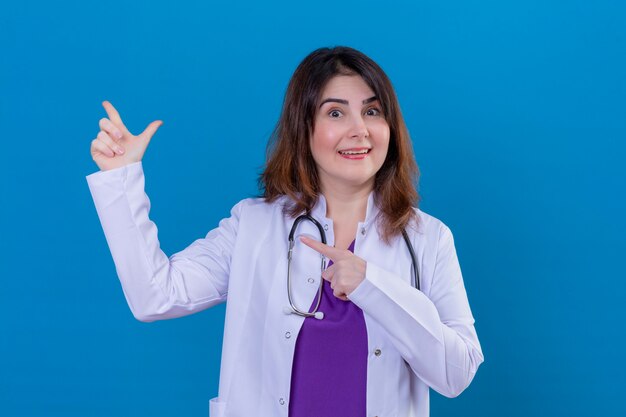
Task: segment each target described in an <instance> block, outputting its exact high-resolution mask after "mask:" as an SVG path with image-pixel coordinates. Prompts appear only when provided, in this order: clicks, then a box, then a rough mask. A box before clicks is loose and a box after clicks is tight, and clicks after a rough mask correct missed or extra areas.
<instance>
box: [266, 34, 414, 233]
mask: <svg viewBox="0 0 626 417" xmlns="http://www.w3.org/2000/svg"><path fill="white" fill-rule="evenodd" d="M337 75H359V76H361V77H362V78H363V80H364V81H365V83H367V85H368V86H369V87H370V88H371V89H372V91H373V92H374V94H375V95H376V97H378V99H379V102H380V104H381V107H382V113H383V116H384V118H385V120H386V121H387V124H388V125H389V130H390V138H389V149H388V151H387V157H386V159H385V161H384V162H383V165H382V167H381V168H380V170H379V171H378V172H377V173H376V176H375V179H374V192H375V193H374V201H375V204H377V205H378V206H379V207H380V211H381V214H382V219H381V223H380V227H381V230H380V233H381V237H382V239H383V241H384V242H385V243H389V242H390V240H391V238H392V237H394V236H396V235H399V234H401V233H402V230H403V229H404V228H405V227H407V225H408V223H409V222H410V220H411V219H415V220H417V216H416V214H415V211H414V210H413V206H415V207H417V205H418V203H419V200H420V197H419V194H418V193H417V189H416V185H417V181H418V179H419V168H418V166H417V163H416V162H415V157H414V155H413V147H412V144H411V139H410V137H409V133H408V130H407V128H406V125H405V123H404V119H403V118H402V113H401V112H400V105H399V104H398V99H397V97H396V93H395V91H394V89H393V86H392V84H391V81H390V80H389V78H388V77H387V75H386V74H385V73H384V71H383V70H382V69H381V68H380V67H379V66H378V64H376V63H375V62H374V61H373V60H372V59H370V58H369V57H367V56H366V55H365V54H363V53H362V52H359V51H357V50H355V49H353V48H349V47H346V46H337V47H334V48H320V49H317V50H315V51H313V52H311V53H310V54H309V55H308V56H307V57H306V58H304V60H303V61H302V62H301V63H300V65H298V67H297V68H296V70H295V72H294V73H293V76H292V77H291V80H290V81H289V85H288V87H287V92H286V93H285V99H284V102H283V108H282V112H281V115H280V118H279V120H278V123H277V124H276V127H275V129H274V131H273V133H272V135H271V137H270V141H269V142H268V145H267V153H266V164H265V168H264V170H263V172H262V173H261V175H260V176H259V180H258V182H259V188H260V189H262V190H263V197H265V199H266V202H268V203H271V202H273V201H275V200H276V199H278V198H279V197H281V196H285V195H286V196H288V197H289V199H290V200H291V201H292V202H293V204H291V205H287V206H285V208H284V210H285V213H286V214H289V215H290V216H291V217H295V216H297V215H298V214H300V213H301V212H303V211H307V212H308V211H310V210H311V209H312V208H313V206H314V205H315V203H316V201H317V199H318V196H319V193H320V182H319V176H318V173H317V168H316V165H315V160H314V159H313V155H312V153H311V149H310V147H309V146H310V145H309V139H310V137H311V134H312V132H313V126H314V123H315V113H316V109H317V104H318V103H319V100H320V99H321V94H322V91H323V89H324V87H325V86H326V83H327V82H328V81H329V80H330V79H331V78H333V77H335V76H337Z"/></svg>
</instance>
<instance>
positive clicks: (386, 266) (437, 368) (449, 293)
mask: <svg viewBox="0 0 626 417" xmlns="http://www.w3.org/2000/svg"><path fill="white" fill-rule="evenodd" d="M87 182H88V185H89V188H90V191H91V194H92V197H93V200H94V203H95V206H96V210H97V212H98V216H99V218H100V221H101V223H102V227H103V230H104V233H105V236H106V239H107V243H108V245H109V248H110V250H111V254H112V256H113V260H114V262H115V266H116V270H117V273H118V276H119V279H120V281H121V284H122V289H123V291H124V295H125V297H126V300H127V302H128V305H129V307H130V309H131V311H132V313H133V314H134V316H135V317H136V318H137V319H138V320H140V321H144V322H151V321H155V320H163V319H170V318H174V317H181V316H186V315H189V314H193V313H196V312H198V311H202V310H204V309H207V308H209V307H211V306H214V305H216V304H219V303H222V302H224V301H226V299H227V298H228V304H227V307H226V322H225V328H224V342H223V349H222V358H221V370H220V383H219V392H218V396H217V397H216V398H214V399H212V400H211V402H210V407H209V408H210V415H211V417H235V416H253V415H254V416H261V417H263V416H268V417H270V416H271V417H274V416H285V417H286V416H287V411H288V409H287V407H285V406H284V404H285V403H286V402H288V399H285V398H284V393H285V392H289V388H290V382H291V381H290V378H291V376H290V375H291V364H292V361H293V354H294V348H295V343H284V341H285V337H286V336H285V335H286V334H285V330H284V329H286V328H287V329H291V330H290V336H292V337H291V340H296V337H297V334H298V332H299V331H300V328H301V326H302V323H303V320H304V319H303V318H302V317H299V316H297V315H294V314H284V311H283V308H284V306H286V305H289V301H288V299H287V284H286V282H287V259H286V258H287V256H286V254H287V250H288V249H287V236H288V233H289V230H290V228H291V226H292V224H293V220H294V219H290V218H288V217H286V216H284V215H283V213H282V210H281V203H284V202H285V201H286V200H285V199H284V198H283V199H279V201H277V202H275V203H274V204H267V203H265V202H264V200H262V199H245V200H242V201H241V202H239V203H238V204H237V205H235V206H234V207H233V209H232V210H231V215H230V217H228V218H225V219H223V220H221V221H220V222H219V226H218V227H217V228H215V229H213V230H211V231H210V232H208V234H207V235H206V236H205V237H203V238H199V239H197V240H196V241H194V242H193V243H191V245H189V246H188V247H187V248H185V249H184V250H182V251H180V252H178V253H175V254H173V255H171V256H169V257H168V256H167V255H166V254H165V253H164V252H163V251H162V250H161V249H160V244H159V241H158V238H157V227H156V225H155V224H154V223H153V222H152V221H151V220H150V218H149V212H150V201H149V199H148V196H147V195H146V193H145V191H144V175H143V168H142V163H141V162H136V163H133V164H130V165H127V166H125V167H121V168H117V169H112V170H109V171H101V172H96V173H94V174H91V175H89V176H87ZM215 189H216V190H217V189H218V186H216V187H215ZM216 198H218V197H216ZM416 213H417V214H418V216H419V222H418V223H419V224H418V226H417V227H415V225H412V226H413V227H409V228H407V233H408V235H409V238H410V239H411V242H412V244H413V246H414V248H415V253H416V257H417V260H418V268H419V271H420V279H421V291H418V290H417V289H415V288H414V287H413V286H412V285H411V278H412V269H411V257H410V254H409V252H408V249H407V246H406V244H405V242H404V240H403V238H402V236H397V237H396V238H394V239H393V241H392V242H391V245H384V244H382V243H381V240H380V238H379V235H378V228H377V227H375V218H376V215H377V214H378V207H377V206H376V205H375V204H374V195H373V193H372V194H370V196H369V200H368V206H367V211H366V219H365V221H364V222H362V223H359V225H358V229H357V230H361V231H362V232H361V233H359V234H357V236H356V244H355V250H354V253H355V255H357V256H359V257H361V258H363V259H364V260H365V261H366V262H367V268H366V273H365V279H364V280H363V282H362V283H361V284H360V285H359V286H358V287H357V288H356V289H355V290H354V291H353V292H352V293H350V294H349V295H348V298H349V299H350V300H351V301H352V302H354V303H355V304H356V305H357V306H359V307H360V308H361V309H362V310H363V314H364V318H365V322H366V325H367V336H368V346H369V348H368V350H369V351H370V352H371V351H374V349H377V350H378V351H379V352H384V354H380V355H370V356H369V357H368V364H367V366H368V368H367V414H368V415H377V416H380V417H384V416H391V415H393V416H398V417H408V416H411V417H414V416H415V417H426V416H428V415H429V389H430V388H432V389H434V390H436V391H437V392H439V393H441V394H443V395H445V396H448V397H454V396H457V395H459V394H460V393H461V392H462V391H463V390H464V389H465V388H466V387H467V386H468V385H469V383H470V382H471V381H472V379H473V377H474V374H475V373H476V371H477V369H478V367H479V365H480V364H481V363H482V362H483V354H482V351H481V348H480V343H479V341H478V337H477V335H476V331H475V328H474V318H473V316H472V313H471V310H470V307H469V304H468V300H467V295H466V292H465V287H464V284H463V278H462V274H461V269H460V266H459V262H458V259H457V255H456V250H455V246H454V240H453V237H452V234H451V232H450V229H449V228H448V227H446V226H445V225H444V224H443V223H442V222H441V221H439V220H437V219H436V218H434V217H432V216H430V215H428V214H426V213H424V212H423V211H421V210H418V209H416ZM311 214H312V216H313V217H315V218H316V219H318V220H319V221H320V222H322V223H323V224H325V225H326V227H325V228H328V229H329V230H328V232H327V235H328V244H329V245H333V244H334V235H333V227H332V220H331V219H328V218H326V217H325V215H326V202H325V200H324V197H323V196H320V198H319V200H318V202H317V205H316V206H315V207H314V209H313V210H312V212H311ZM328 225H330V227H328ZM366 228H367V229H368V233H367V235H365V234H364V233H363V231H365V229H366ZM303 234H306V235H309V236H313V237H316V238H318V239H319V237H318V236H319V234H318V231H317V228H316V227H315V226H314V225H313V224H311V223H310V222H304V223H302V224H301V225H300V228H299V229H298V233H297V234H296V235H297V237H299V236H301V235H303ZM319 259H320V258H319V254H317V253H316V252H315V251H313V249H311V248H309V247H307V246H306V245H304V244H302V243H301V242H300V240H299V238H296V245H295V248H294V259H293V263H292V273H293V281H292V283H293V298H294V300H295V302H296V304H297V305H299V306H309V305H311V303H312V301H313V299H314V297H315V295H316V292H317V286H315V285H310V284H309V283H308V282H307V280H306V278H307V277H310V276H311V274H319V268H320V264H319ZM276 271H278V273H277V272H276ZM283 271H284V273H283ZM281 329H282V330H281ZM198 331H205V329H198ZM406 364H408V366H406ZM189 366H193V364H189ZM277 398H280V400H279V401H276V399H277Z"/></svg>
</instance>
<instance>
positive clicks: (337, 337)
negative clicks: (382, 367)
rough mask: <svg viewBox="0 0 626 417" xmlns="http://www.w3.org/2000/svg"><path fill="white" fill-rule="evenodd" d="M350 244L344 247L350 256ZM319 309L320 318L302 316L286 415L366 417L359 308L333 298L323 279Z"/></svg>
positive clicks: (364, 330) (363, 343) (364, 344)
mask: <svg viewBox="0 0 626 417" xmlns="http://www.w3.org/2000/svg"><path fill="white" fill-rule="evenodd" d="M354 243H355V241H352V243H351V244H350V247H349V248H348V250H350V251H351V252H354ZM330 265H332V261H331V262H330V263H329V265H328V266H330ZM320 279H322V278H321V277H320ZM316 301H317V298H315V299H314V300H313V303H312V305H311V307H310V308H309V312H311V311H313V308H314V306H315V303H316ZM318 311H322V312H323V313H324V319H322V320H317V319H315V318H313V317H307V318H305V319H304V324H303V325H302V328H301V329H300V333H299V334H298V339H297V341H296V347H295V352H294V358H293V365H292V372H291V395H290V400H289V417H331V416H332V417H335V416H342V417H365V413H366V392H367V328H366V326H365V319H364V317H363V310H361V309H360V308H359V307H357V306H356V305H355V304H354V303H353V302H352V301H343V300H340V299H339V298H337V297H335V296H334V294H333V290H332V288H331V287H330V283H329V282H328V281H326V280H324V282H323V288H322V299H321V302H320V307H319V309H318Z"/></svg>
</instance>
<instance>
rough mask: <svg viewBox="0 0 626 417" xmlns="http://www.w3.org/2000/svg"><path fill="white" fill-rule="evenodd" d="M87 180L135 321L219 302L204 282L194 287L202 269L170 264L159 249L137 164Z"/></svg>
mask: <svg viewBox="0 0 626 417" xmlns="http://www.w3.org/2000/svg"><path fill="white" fill-rule="evenodd" d="M87 180H88V184H89V188H90V191H91V194H92V197H93V200H94V203H95V205H96V210H97V212H98V216H99V218H100V222H101V224H102V228H103V230H104V234H105V236H106V240H107V243H108V245H109V249H110V250H111V255H112V257H113V261H114V263H115V267H116V270H117V274H118V277H119V279H120V282H121V284H122V288H123V291H124V295H125V297H126V300H127V302H128V305H129V307H130V309H131V311H132V312H133V315H134V316H135V317H136V318H137V319H138V320H141V321H154V320H159V319H168V318H174V317H180V316H183V315H186V314H190V313H192V312H194V311H198V310H201V309H204V308H207V307H209V306H210V305H213V304H216V303H218V302H220V301H222V300H223V297H222V296H221V295H220V293H219V291H218V290H217V289H216V288H215V286H213V285H212V284H211V283H210V282H206V280H204V282H203V286H202V288H197V285H195V284H196V283H197V282H198V281H197V280H196V279H197V277H198V276H199V275H201V274H202V272H203V271H201V270H199V269H198V268H197V267H196V266H195V265H193V264H191V263H186V262H185V260H184V259H182V258H181V259H180V261H179V262H178V265H177V262H170V259H169V258H168V257H167V255H166V254H165V253H164V252H163V251H162V250H161V249H160V244H159V240H158V229H157V226H156V224H155V223H154V222H153V221H151V220H150V218H149V212H150V200H149V199H148V196H147V195H146V193H145V191H144V183H145V180H144V175H143V170H142V166H141V162H138V163H135V164H130V165H127V166H125V167H121V168H118V169H114V170H110V171H106V172H100V173H96V174H92V175H90V176H88V177H87ZM179 258H180V257H179ZM185 264H187V265H186V267H184V265H185ZM183 269H185V274H184V276H183V272H182V270H183ZM189 280H193V282H191V283H187V282H186V281H189Z"/></svg>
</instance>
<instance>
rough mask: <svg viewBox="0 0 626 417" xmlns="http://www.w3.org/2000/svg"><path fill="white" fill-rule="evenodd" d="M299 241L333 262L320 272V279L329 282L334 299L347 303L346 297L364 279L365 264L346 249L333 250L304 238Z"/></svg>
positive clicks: (330, 247)
mask: <svg viewBox="0 0 626 417" xmlns="http://www.w3.org/2000/svg"><path fill="white" fill-rule="evenodd" d="M300 240H301V241H302V243H304V244H305V245H307V246H309V247H311V248H313V249H314V250H316V251H317V252H319V253H321V254H322V255H324V256H325V257H327V258H328V259H330V260H332V261H333V264H332V265H331V266H329V267H328V268H326V270H325V271H324V272H322V278H324V279H325V280H326V281H328V282H330V288H332V289H333V294H334V295H335V297H337V298H339V299H341V300H343V301H348V297H347V296H348V295H349V294H350V293H351V292H352V291H354V289H355V288H356V287H358V286H359V284H360V283H361V282H362V281H363V280H364V279H365V269H366V267H367V262H365V260H363V259H361V258H359V257H358V256H356V255H355V254H354V253H352V252H350V251H349V250H347V249H338V248H334V247H332V246H328V245H325V244H324V243H322V242H319V241H317V240H315V239H311V238H308V237H305V236H302V237H300Z"/></svg>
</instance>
